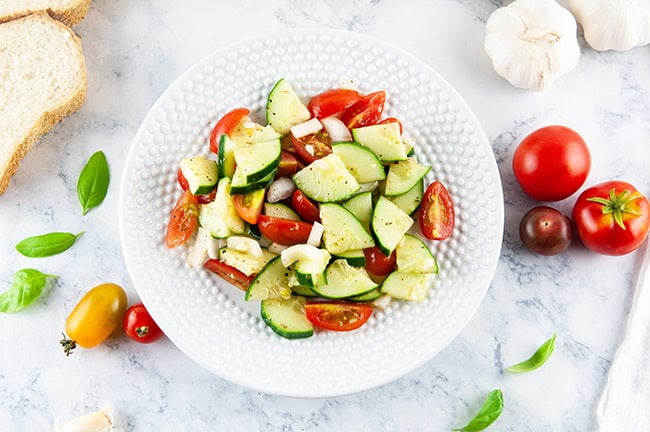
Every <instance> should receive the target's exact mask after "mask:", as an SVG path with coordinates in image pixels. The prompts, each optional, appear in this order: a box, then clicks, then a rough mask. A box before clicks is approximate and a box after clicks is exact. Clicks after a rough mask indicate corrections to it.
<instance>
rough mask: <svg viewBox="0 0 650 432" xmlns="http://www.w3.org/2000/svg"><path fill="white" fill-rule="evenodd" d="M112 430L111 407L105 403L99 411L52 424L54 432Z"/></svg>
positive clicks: (101, 431) (105, 431)
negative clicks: (62, 422)
mask: <svg viewBox="0 0 650 432" xmlns="http://www.w3.org/2000/svg"><path fill="white" fill-rule="evenodd" d="M112 430H113V415H112V413H111V406H110V405H109V404H108V403H106V404H105V405H104V406H103V407H102V409H101V410H99V411H96V412H93V413H90V414H86V415H82V416H80V417H76V418H73V419H72V420H69V421H67V422H65V423H64V424H60V423H59V422H58V421H56V422H55V424H54V431H55V432H110V431H112Z"/></svg>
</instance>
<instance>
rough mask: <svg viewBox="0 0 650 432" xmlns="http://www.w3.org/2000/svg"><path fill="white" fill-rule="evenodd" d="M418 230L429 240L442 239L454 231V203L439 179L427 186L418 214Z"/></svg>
mask: <svg viewBox="0 0 650 432" xmlns="http://www.w3.org/2000/svg"><path fill="white" fill-rule="evenodd" d="M418 220H419V223H420V230H421V231H422V234H423V235H424V236H425V237H426V238H428V239H429V240H444V239H446V238H449V237H450V236H451V233H452V232H453V231H454V224H455V213H454V203H453V201H452V199H451V195H449V192H448V191H447V188H445V186H444V185H443V184H442V183H440V182H439V181H436V182H433V183H431V184H430V185H429V187H427V190H426V191H425V192H424V197H423V198H422V204H421V205H420V211H419V215H418Z"/></svg>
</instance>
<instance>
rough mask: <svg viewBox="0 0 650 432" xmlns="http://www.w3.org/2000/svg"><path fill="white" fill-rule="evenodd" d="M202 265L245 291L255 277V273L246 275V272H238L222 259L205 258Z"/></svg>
mask: <svg viewBox="0 0 650 432" xmlns="http://www.w3.org/2000/svg"><path fill="white" fill-rule="evenodd" d="M203 267H205V268H206V269H207V270H210V271H211V272H212V273H214V274H216V275H217V276H220V277H221V278H222V279H225V280H226V281H227V282H230V283H231V284H233V285H235V286H236V287H237V288H239V289H241V290H243V291H246V290H247V289H248V286H249V285H250V284H251V282H253V279H255V275H251V276H246V274H244V273H242V272H240V271H239V270H237V269H236V268H235V267H233V266H230V265H228V264H226V263H225V262H223V261H219V260H218V259H209V260H207V261H206V262H205V263H204V264H203Z"/></svg>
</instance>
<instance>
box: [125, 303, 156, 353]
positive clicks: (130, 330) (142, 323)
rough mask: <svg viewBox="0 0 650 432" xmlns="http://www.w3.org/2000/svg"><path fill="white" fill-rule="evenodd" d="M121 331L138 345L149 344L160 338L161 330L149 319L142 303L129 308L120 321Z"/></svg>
mask: <svg viewBox="0 0 650 432" xmlns="http://www.w3.org/2000/svg"><path fill="white" fill-rule="evenodd" d="M122 329H124V333H126V335H127V336H128V337H130V338H131V339H133V340H134V341H136V342H140V343H145V344H148V343H151V342H155V341H157V340H158V339H160V338H161V336H162V335H163V332H162V330H160V327H158V324H156V322H155V321H154V320H153V318H151V315H149V311H147V308H145V307H144V305H143V304H142V303H137V304H134V305H132V306H130V307H129V308H128V309H127V310H126V313H125V314H124V318H123V319H122Z"/></svg>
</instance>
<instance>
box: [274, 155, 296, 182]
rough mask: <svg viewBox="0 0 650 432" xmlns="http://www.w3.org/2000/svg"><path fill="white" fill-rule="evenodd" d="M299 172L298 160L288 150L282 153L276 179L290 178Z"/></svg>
mask: <svg viewBox="0 0 650 432" xmlns="http://www.w3.org/2000/svg"><path fill="white" fill-rule="evenodd" d="M297 171H298V159H296V157H295V156H294V155H292V154H291V153H289V152H288V151H286V150H282V153H280V162H279V163H278V170H277V171H276V173H275V177H276V178H280V177H289V176H292V175H294V174H295V173H296V172H297Z"/></svg>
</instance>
